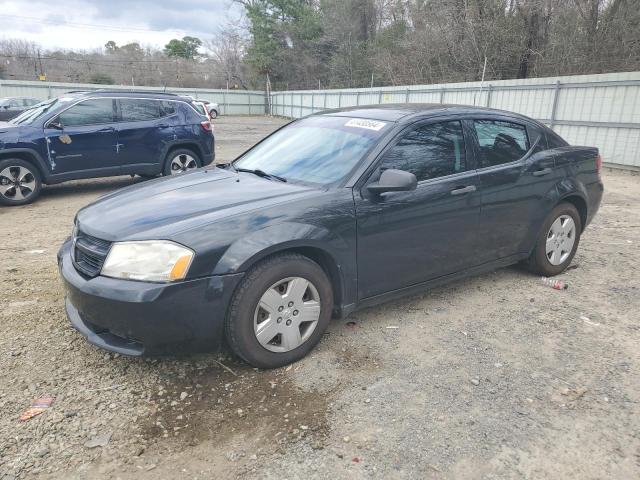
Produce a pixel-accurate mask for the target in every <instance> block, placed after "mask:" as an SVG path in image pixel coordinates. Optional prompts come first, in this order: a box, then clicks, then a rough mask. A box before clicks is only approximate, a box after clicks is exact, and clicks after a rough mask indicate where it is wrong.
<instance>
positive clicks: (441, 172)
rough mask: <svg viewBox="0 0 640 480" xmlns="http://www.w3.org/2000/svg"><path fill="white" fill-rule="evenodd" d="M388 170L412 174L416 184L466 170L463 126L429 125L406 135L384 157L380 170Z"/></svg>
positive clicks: (457, 122) (454, 124) (452, 124)
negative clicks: (416, 181)
mask: <svg viewBox="0 0 640 480" xmlns="http://www.w3.org/2000/svg"><path fill="white" fill-rule="evenodd" d="M390 168H395V169H398V170H405V171H407V172H411V173H413V174H414V175H415V176H416V178H417V179H418V182H420V181H422V180H429V179H432V178H438V177H444V176H447V175H452V174H454V173H458V172H463V171H465V170H466V169H467V162H466V155H465V144H464V136H463V133H462V124H461V123H460V122H459V121H457V120H456V121H449V122H439V123H430V124H427V125H422V126H420V127H417V128H415V129H413V130H410V131H409V132H407V133H405V134H404V135H403V136H402V138H401V139H400V140H399V141H398V142H397V143H396V144H395V145H394V146H393V147H391V148H390V149H389V150H387V151H386V152H385V153H384V155H383V158H382V163H381V164H380V170H381V171H383V170H387V169H390Z"/></svg>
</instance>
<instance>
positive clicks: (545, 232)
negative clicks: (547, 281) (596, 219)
mask: <svg viewBox="0 0 640 480" xmlns="http://www.w3.org/2000/svg"><path fill="white" fill-rule="evenodd" d="M571 222H573V228H572V229H571ZM558 226H560V227H562V231H564V232H565V233H564V235H558V232H559V231H560V230H558ZM581 232H582V221H581V219H580V214H579V213H578V210H577V209H576V207H575V206H573V205H572V204H570V203H566V202H562V203H560V204H558V205H557V206H556V207H555V208H554V209H553V210H552V211H551V213H550V214H549V216H548V217H547V219H546V220H545V222H544V224H543V225H542V229H541V231H540V234H539V235H538V239H537V240H536V246H535V248H534V249H533V252H532V253H531V256H530V257H529V260H528V262H527V263H528V264H527V267H528V268H529V270H530V271H532V272H533V273H537V274H538V275H543V276H545V277H553V276H554V275H558V274H559V273H562V272H564V270H565V269H566V268H567V267H568V266H569V264H570V263H571V260H573V257H574V255H575V254H576V251H577V250H578V245H579V243H580V234H581ZM567 239H568V240H567ZM571 239H572V241H573V244H571V245H570V240H571ZM547 241H549V248H547V247H548V245H547ZM549 249H551V251H549Z"/></svg>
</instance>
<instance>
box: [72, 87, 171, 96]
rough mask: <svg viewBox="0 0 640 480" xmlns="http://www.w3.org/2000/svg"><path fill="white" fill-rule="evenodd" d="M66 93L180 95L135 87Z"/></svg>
mask: <svg viewBox="0 0 640 480" xmlns="http://www.w3.org/2000/svg"><path fill="white" fill-rule="evenodd" d="M66 93H143V94H146V95H169V96H172V97H179V96H180V95H178V94H177V93H170V92H163V91H158V90H139V89H135V88H117V89H116V88H98V89H96V90H71V91H69V92H66Z"/></svg>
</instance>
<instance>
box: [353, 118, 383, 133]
mask: <svg viewBox="0 0 640 480" xmlns="http://www.w3.org/2000/svg"><path fill="white" fill-rule="evenodd" d="M385 125H386V123H385V122H379V121H377V120H365V119H363V118H352V119H351V120H349V121H348V122H347V123H345V124H344V126H345V127H356V128H366V129H367V130H375V131H376V132H377V131H380V130H382V129H383V128H384V126H385Z"/></svg>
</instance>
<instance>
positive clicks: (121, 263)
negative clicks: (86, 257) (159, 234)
mask: <svg viewBox="0 0 640 480" xmlns="http://www.w3.org/2000/svg"><path fill="white" fill-rule="evenodd" d="M191 260H193V252H192V251H191V250H189V249H188V248H186V247H183V246H182V245H178V244H177V243H173V242H169V241H164V240H150V241H143V242H116V243H114V244H113V245H112V246H111V250H109V254H108V255H107V259H106V260H105V261H104V265H103V266H102V271H101V272H100V273H101V274H102V275H104V276H105V277H114V278H126V279H129V280H146V281H149V282H172V281H174V280H182V279H183V278H184V277H186V276H187V272H188V271H189V266H190V265H191Z"/></svg>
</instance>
